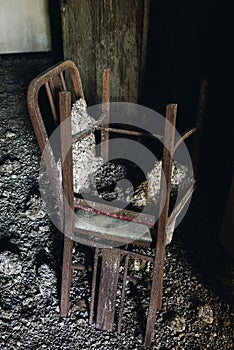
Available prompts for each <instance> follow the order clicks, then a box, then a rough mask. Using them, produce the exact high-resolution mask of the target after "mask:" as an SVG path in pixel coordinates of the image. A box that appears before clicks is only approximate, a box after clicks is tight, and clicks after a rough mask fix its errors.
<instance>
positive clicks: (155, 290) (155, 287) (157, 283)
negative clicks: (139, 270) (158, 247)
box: [144, 262, 163, 347]
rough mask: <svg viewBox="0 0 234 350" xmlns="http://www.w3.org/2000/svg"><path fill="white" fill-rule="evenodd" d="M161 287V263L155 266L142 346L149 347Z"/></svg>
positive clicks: (159, 303)
mask: <svg viewBox="0 0 234 350" xmlns="http://www.w3.org/2000/svg"><path fill="white" fill-rule="evenodd" d="M162 285H163V262H162V263H161V264H155V266H154V272H153V279H152V288H151V295H150V305H149V312H148V317H147V324H146V331H145V341H144V346H145V347H149V346H150V345H151V342H152V339H153V334H154V326H155V321H156V313H157V311H158V310H159V309H160V308H161V304H162Z"/></svg>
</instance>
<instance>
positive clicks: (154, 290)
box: [144, 104, 177, 347]
mask: <svg viewBox="0 0 234 350" xmlns="http://www.w3.org/2000/svg"><path fill="white" fill-rule="evenodd" d="M176 114H177V105H176V104H169V105H167V107H166V125H165V134H164V135H165V137H164V147H163V160H162V174H163V173H164V176H165V182H164V181H163V176H161V192H160V212H161V215H160V217H159V220H158V231H157V240H156V252H155V261H154V267H153V278H152V287H151V293H150V304H149V311H148V317H147V323H146V332H145V340H144V346H146V347H147V346H150V344H151V341H152V338H153V333H154V325H155V321H156V313H157V310H158V309H159V308H160V307H161V299H162V282H163V266H164V255H165V247H166V229H167V222H168V212H169V202H170V186H171V175H172V156H171V155H172V152H173V147H174V138H175V135H174V132H173V130H172V129H171V126H170V125H168V124H167V122H169V123H171V125H172V126H173V127H175V124H176Z"/></svg>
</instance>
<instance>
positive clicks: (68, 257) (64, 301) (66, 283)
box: [60, 236, 73, 317]
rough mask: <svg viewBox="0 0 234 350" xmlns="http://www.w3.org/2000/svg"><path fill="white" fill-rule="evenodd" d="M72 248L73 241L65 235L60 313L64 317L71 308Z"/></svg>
mask: <svg viewBox="0 0 234 350" xmlns="http://www.w3.org/2000/svg"><path fill="white" fill-rule="evenodd" d="M72 249H73V241H72V240H71V239H70V238H68V237H67V236H64V245H63V269H62V286H61V301H60V315H61V316H62V317H66V316H67V314H68V310H69V302H70V287H71V281H72Z"/></svg>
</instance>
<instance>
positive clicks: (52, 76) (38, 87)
mask: <svg viewBox="0 0 234 350" xmlns="http://www.w3.org/2000/svg"><path fill="white" fill-rule="evenodd" d="M68 90H69V91H70V92H72V94H73V97H74V98H75V99H78V98H80V97H82V98H84V92H83V88H82V83H81V79H80V74H79V71H78V69H77V67H76V65H75V64H74V62H73V61H71V60H67V61H64V62H61V63H59V64H57V65H55V66H54V67H52V68H50V69H48V70H47V71H46V72H44V73H42V74H41V75H39V76H37V77H36V78H35V79H33V80H32V81H31V83H30V85H29V87H28V93H27V102H28V110H29V115H30V118H31V120H32V124H33V128H34V131H35V134H36V137H37V140H38V143H39V147H40V149H41V152H43V151H44V148H45V145H46V143H47V140H48V136H49V135H48V134H49V130H47V129H46V125H48V124H49V123H48V122H51V124H54V125H53V126H54V127H55V126H56V125H58V124H59V92H62V91H68ZM40 97H42V98H40ZM45 105H49V107H50V111H48V109H47V113H46V118H47V119H45V118H43V117H44V114H43V108H44V109H45ZM48 112H49V113H48ZM49 116H52V120H50V121H48V119H49Z"/></svg>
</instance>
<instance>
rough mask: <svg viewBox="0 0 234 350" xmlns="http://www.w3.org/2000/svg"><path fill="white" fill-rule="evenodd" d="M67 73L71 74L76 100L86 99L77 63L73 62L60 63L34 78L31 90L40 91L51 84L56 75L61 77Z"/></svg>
mask: <svg viewBox="0 0 234 350" xmlns="http://www.w3.org/2000/svg"><path fill="white" fill-rule="evenodd" d="M65 71H68V72H69V75H70V77H71V80H72V84H73V89H74V93H75V96H76V98H80V97H81V98H84V92H83V87H82V82H81V79H80V73H79V71H78V68H77V67H76V65H75V63H74V62H73V61H71V60H66V61H63V62H60V63H58V64H56V65H55V66H53V67H51V68H49V69H48V70H46V71H44V72H43V73H41V74H39V75H38V76H37V77H36V78H34V79H33V80H32V81H31V83H30V86H29V88H30V90H31V89H32V88H34V89H36V90H38V91H39V89H40V88H41V86H43V85H44V84H45V83H46V82H49V79H50V78H53V77H54V76H55V75H59V74H60V73H62V72H65Z"/></svg>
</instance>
